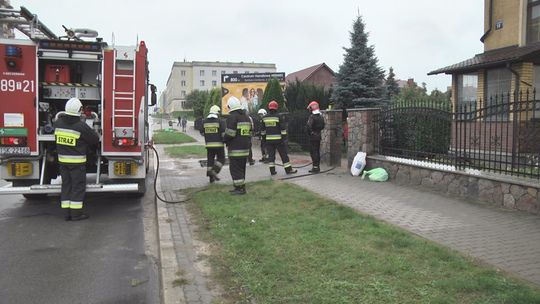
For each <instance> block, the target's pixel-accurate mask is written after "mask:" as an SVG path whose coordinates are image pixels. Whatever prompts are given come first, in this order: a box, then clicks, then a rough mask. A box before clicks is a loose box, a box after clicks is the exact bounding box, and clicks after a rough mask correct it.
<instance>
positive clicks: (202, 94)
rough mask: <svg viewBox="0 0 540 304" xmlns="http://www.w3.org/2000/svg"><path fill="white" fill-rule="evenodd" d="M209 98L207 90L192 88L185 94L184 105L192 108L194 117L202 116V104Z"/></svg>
mask: <svg viewBox="0 0 540 304" xmlns="http://www.w3.org/2000/svg"><path fill="white" fill-rule="evenodd" d="M209 98H210V94H209V93H208V92H207V91H200V90H193V91H192V92H191V93H189V94H188V95H187V96H186V107H187V108H191V109H193V115H194V116H195V118H199V117H203V115H204V106H205V105H206V101H207V100H208V99H209Z"/></svg>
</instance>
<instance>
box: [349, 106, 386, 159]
mask: <svg viewBox="0 0 540 304" xmlns="http://www.w3.org/2000/svg"><path fill="white" fill-rule="evenodd" d="M380 111H381V109H378V108H365V109H347V113H348V116H347V125H348V126H349V137H348V139H347V140H348V143H347V164H348V168H350V167H351V165H352V162H353V159H354V157H355V156H356V153H358V152H359V151H362V152H366V153H367V154H368V155H371V154H374V153H376V152H378V150H379V147H378V139H377V137H378V136H377V135H378V134H379V125H378V124H377V123H375V119H376V118H377V117H378V116H379V113H380Z"/></svg>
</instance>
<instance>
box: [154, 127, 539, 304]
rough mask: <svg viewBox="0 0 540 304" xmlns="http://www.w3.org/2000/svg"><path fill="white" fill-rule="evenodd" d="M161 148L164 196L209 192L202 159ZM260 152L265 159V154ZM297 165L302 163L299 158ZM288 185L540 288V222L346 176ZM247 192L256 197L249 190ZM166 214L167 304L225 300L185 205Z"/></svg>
mask: <svg viewBox="0 0 540 304" xmlns="http://www.w3.org/2000/svg"><path fill="white" fill-rule="evenodd" d="M187 133H188V134H189V135H190V136H192V137H194V138H196V139H197V140H199V144H200V143H201V142H202V140H203V139H202V137H201V136H200V135H199V134H198V132H196V131H195V130H194V129H193V126H192V123H191V124H190V125H188V132H187ZM192 144H193V143H192ZM157 148H158V150H159V151H160V158H161V166H160V177H159V184H158V186H159V188H158V189H160V190H161V191H162V193H161V195H163V196H165V198H166V199H167V200H182V199H184V197H183V196H182V195H181V194H180V193H179V192H178V191H176V190H178V189H187V188H193V187H202V186H205V185H207V184H208V178H207V177H206V176H205V175H206V168H203V167H200V165H199V163H198V159H191V160H176V159H171V158H169V157H167V155H166V154H165V153H164V152H163V145H159V146H158V147H157ZM254 152H255V153H256V154H255V155H256V156H255V159H257V158H258V154H257V152H258V151H257V149H255V151H254ZM304 158H305V157H304ZM292 160H293V161H294V160H295V157H294V156H293V158H292ZM308 169H309V167H307V168H302V169H300V170H299V173H298V174H299V175H300V174H304V173H307V170H308ZM323 169H324V168H323ZM246 176H247V178H246V179H247V180H248V181H249V182H251V181H255V180H264V179H270V177H269V174H268V168H267V166H266V165H264V164H260V163H258V162H257V164H256V165H255V166H248V167H247V174H246ZM220 177H221V178H222V179H221V181H220V182H218V183H220V184H232V181H231V178H230V174H229V168H228V166H225V167H224V168H223V171H222V173H221V174H220ZM281 177H285V174H284V172H283V169H282V168H279V167H278V175H277V176H276V178H281ZM288 182H291V183H294V184H297V185H299V186H301V187H304V188H306V189H308V190H311V191H313V192H316V193H318V194H320V195H322V196H325V197H327V198H329V199H332V200H335V201H337V202H338V203H341V204H343V205H347V206H350V207H352V208H354V209H356V210H358V211H360V212H362V213H365V214H369V215H372V216H374V217H376V218H378V219H381V220H384V221H386V222H388V223H390V224H393V225H396V226H399V227H401V228H403V229H406V230H408V231H411V232H413V233H415V234H417V235H420V236H422V237H424V238H426V239H429V240H432V241H434V242H437V243H440V244H442V245H444V246H447V247H450V248H452V249H455V250H457V251H460V252H463V253H465V254H467V255H470V256H472V257H474V258H477V259H479V260H481V261H483V262H486V263H489V264H491V265H493V266H495V267H496V268H499V269H501V270H503V271H506V272H509V273H512V274H513V275H516V276H517V277H520V278H523V279H525V280H528V281H530V282H532V283H534V284H536V285H537V286H540V217H539V216H535V215H529V214H525V213H522V212H517V211H508V210H502V209H495V208H492V207H489V206H482V205H476V204H472V203H467V202H463V201H460V200H456V199H452V198H449V197H445V196H441V195H438V194H435V193H430V192H425V191H422V190H418V189H414V188H407V187H401V186H397V185H394V184H392V183H389V182H387V183H374V182H368V181H363V180H361V179H360V178H359V177H352V176H350V175H349V174H348V172H346V171H345V170H343V169H342V170H340V169H335V170H333V171H331V172H329V173H325V174H318V175H310V176H305V177H299V178H295V179H290V180H288ZM247 190H248V192H249V186H248V188H247ZM160 210H161V211H160ZM158 214H159V215H158V216H159V217H160V219H159V225H160V237H161V238H162V246H161V247H162V257H161V258H162V263H163V262H165V263H166V264H167V265H168V266H166V267H168V269H167V271H168V273H169V274H168V276H167V275H166V276H164V278H163V287H164V298H165V304H168V303H189V304H192V303H197V304H198V303H212V301H214V300H216V299H219V293H220V291H219V286H215V285H212V286H211V287H210V284H211V283H210V282H209V280H208V274H209V267H208V265H206V264H205V261H204V259H201V257H202V256H204V255H206V254H207V247H206V245H205V244H203V243H201V242H199V241H197V240H196V239H194V236H193V231H195V230H196V229H197V228H196V226H194V224H193V223H192V222H191V219H190V217H189V213H188V212H187V211H186V209H185V205H184V204H165V203H163V202H161V201H158ZM163 231H164V232H165V233H163ZM171 253H172V254H173V257H172V258H171V256H170V254H171ZM167 255H168V257H167ZM164 259H165V261H164ZM175 278H178V279H185V280H186V281H185V284H184V285H181V286H178V287H174V286H173V283H172V281H173V280H174V279H175ZM167 299H168V300H167Z"/></svg>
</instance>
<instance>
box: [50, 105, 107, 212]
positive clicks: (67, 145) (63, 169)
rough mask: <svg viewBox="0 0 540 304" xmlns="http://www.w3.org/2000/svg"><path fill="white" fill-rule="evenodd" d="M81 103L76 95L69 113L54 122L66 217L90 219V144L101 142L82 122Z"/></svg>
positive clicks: (67, 110) (61, 201) (67, 108)
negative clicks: (86, 199) (86, 200)
mask: <svg viewBox="0 0 540 304" xmlns="http://www.w3.org/2000/svg"><path fill="white" fill-rule="evenodd" d="M81 107H82V104H81V102H80V101H79V100H78V99H76V98H72V99H70V100H68V102H67V103H66V114H64V115H60V117H59V118H58V120H57V121H55V123H54V127H55V131H54V135H55V139H56V150H57V153H58V164H59V169H60V175H61V176H62V193H61V195H60V203H61V207H62V208H63V209H66V220H83V219H86V218H88V216H87V215H85V214H84V213H83V212H82V209H83V201H84V196H85V193H86V154H87V150H88V147H89V146H91V145H95V144H97V143H98V142H99V136H98V134H97V133H96V132H95V131H94V130H93V129H92V128H90V127H89V126H88V125H87V124H86V123H84V122H83V121H81V119H80V117H79V114H78V110H76V109H80V108H81Z"/></svg>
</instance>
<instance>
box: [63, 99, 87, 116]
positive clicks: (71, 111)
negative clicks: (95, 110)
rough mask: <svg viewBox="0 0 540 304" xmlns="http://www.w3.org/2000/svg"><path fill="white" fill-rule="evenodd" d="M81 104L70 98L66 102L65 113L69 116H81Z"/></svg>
mask: <svg viewBox="0 0 540 304" xmlns="http://www.w3.org/2000/svg"><path fill="white" fill-rule="evenodd" d="M82 106H83V105H82V103H81V101H80V100H79V99H78V98H71V99H70V100H68V101H67V102H66V107H65V112H66V114H67V115H71V116H81V109H82Z"/></svg>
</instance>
